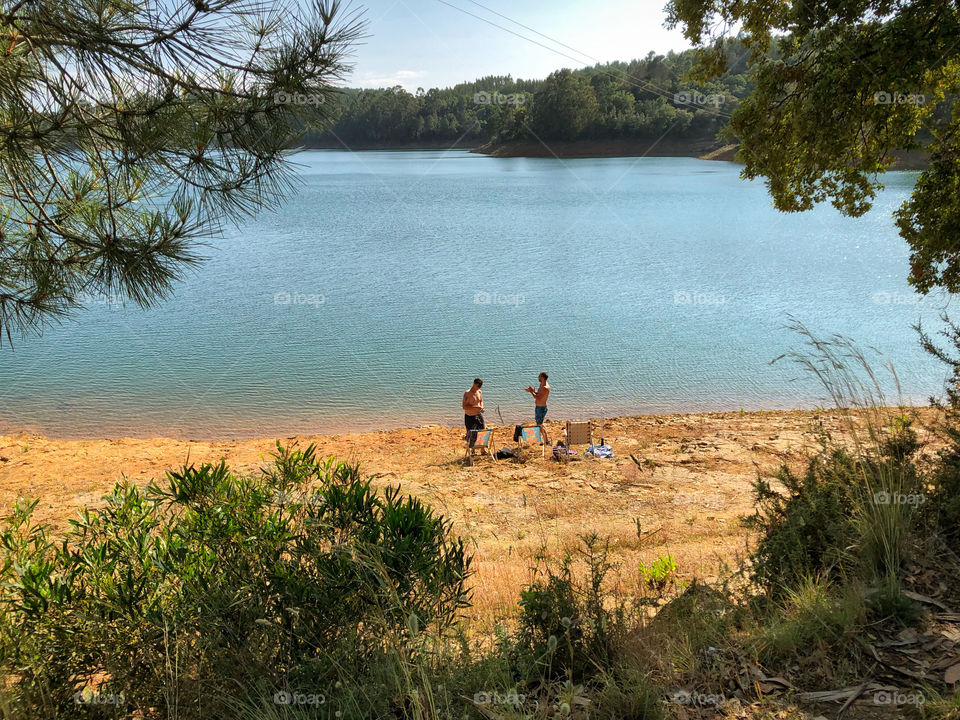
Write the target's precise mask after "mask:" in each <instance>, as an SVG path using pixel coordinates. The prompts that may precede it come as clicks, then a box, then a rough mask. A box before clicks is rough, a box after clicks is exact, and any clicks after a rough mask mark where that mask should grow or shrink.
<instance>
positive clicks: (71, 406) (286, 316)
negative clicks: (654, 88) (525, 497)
mask: <svg viewBox="0 0 960 720" xmlns="http://www.w3.org/2000/svg"><path fill="white" fill-rule="evenodd" d="M296 160H297V162H298V163H299V170H298V172H299V174H300V176H301V178H302V184H301V185H300V187H299V188H298V190H297V191H296V192H294V193H293V194H291V195H290V197H289V198H288V200H287V202H286V203H285V204H284V206H283V207H282V208H279V209H278V210H277V211H276V212H272V213H268V214H263V215H261V216H259V217H258V218H256V219H255V220H253V221H251V222H249V223H246V224H245V225H244V226H243V227H242V228H240V229H231V230H229V231H227V232H226V233H225V235H224V236H223V237H222V238H220V239H218V240H216V241H214V242H212V243H211V244H210V246H209V247H207V248H205V249H204V254H205V256H206V257H207V258H208V260H207V261H206V262H205V263H204V264H203V265H202V266H200V267H199V268H198V269H197V270H196V271H193V272H191V274H190V276H189V277H188V278H187V279H186V280H185V281H184V282H182V283H180V284H179V285H178V286H177V288H176V292H175V296H174V297H173V298H172V299H171V300H169V301H167V302H166V303H164V304H163V305H162V306H159V307H156V308H154V309H151V310H148V311H142V310H140V309H138V308H137V307H136V306H129V305H128V306H123V305H121V304H118V303H115V302H111V300H112V299H111V298H92V299H91V303H90V304H89V308H88V309H87V310H86V311H84V312H79V313H77V314H76V316H75V317H74V318H73V319H71V320H70V321H68V322H65V323H64V324H63V325H61V326H54V327H51V328H49V329H47V330H46V331H45V332H44V334H43V336H42V337H39V338H38V337H28V338H26V339H20V340H18V339H15V340H14V347H13V349H10V348H9V347H4V348H3V349H2V350H0V429H6V430H11V429H29V430H39V431H43V432H46V433H48V434H51V435H54V436H120V435H158V434H164V435H175V436H186V437H191V438H192V437H242V436H250V435H278V436H280V435H289V434H293V433H307V432H336V431H341V430H350V429H369V428H386V427H395V426H408V425H417V424H422V423H444V424H457V423H459V422H461V420H462V413H461V410H460V396H461V394H462V392H463V391H464V390H465V389H466V388H467V387H468V386H469V385H470V381H471V380H472V378H473V377H474V376H476V375H480V376H482V377H483V378H484V388H483V389H484V395H485V398H486V404H487V407H488V418H490V416H491V415H492V418H490V419H494V420H496V419H497V414H496V412H491V411H493V410H494V408H495V407H496V406H499V408H500V411H501V414H502V416H503V418H504V420H505V421H507V422H518V421H520V420H523V419H529V418H532V414H533V408H532V402H531V400H530V398H529V396H528V395H527V394H526V393H524V392H523V388H524V387H526V386H527V385H529V384H531V383H532V384H535V383H536V376H537V373H538V372H539V371H540V370H546V371H548V372H549V373H550V380H551V384H552V386H553V394H552V395H551V398H550V416H549V417H551V418H553V419H561V418H579V417H585V416H597V415H599V414H600V412H601V408H603V409H604V412H605V413H606V414H607V415H608V416H609V415H611V414H624V413H630V414H635V413H646V412H680V411H700V410H729V409H740V408H746V409H758V408H771V409H772V408H796V407H815V406H817V405H822V404H824V400H823V397H822V396H823V391H822V389H821V388H820V387H819V385H818V384H817V383H816V382H815V381H814V380H813V379H812V378H808V377H805V376H804V375H803V374H802V372H801V371H800V370H799V369H798V368H797V367H796V366H794V365H790V364H788V363H777V364H774V365H771V364H770V361H771V360H772V359H773V358H774V357H776V356H778V355H780V354H781V353H782V352H784V351H785V350H787V349H788V348H790V347H792V346H798V345H799V342H800V341H799V339H798V338H797V337H796V336H795V335H793V334H792V333H791V332H790V331H788V330H786V329H785V325H786V323H787V320H788V318H787V315H788V313H791V314H793V315H794V316H795V317H796V318H797V319H799V320H801V321H803V322H804V323H806V324H807V325H808V326H809V327H810V328H811V329H812V330H813V331H815V332H818V333H823V334H828V333H834V332H836V333H842V334H846V335H849V336H851V337H852V338H854V339H855V340H857V341H859V342H861V343H863V344H864V345H870V346H872V347H875V348H877V349H878V350H879V351H882V352H883V353H884V354H885V357H886V359H889V360H890V361H892V362H893V364H894V365H895V367H896V369H897V372H898V374H899V377H900V382H901V385H902V388H903V393H904V395H905V396H906V398H907V399H910V400H913V401H916V402H921V403H922V402H924V401H925V400H926V399H927V398H928V397H929V396H930V395H931V394H932V393H938V392H939V391H940V388H941V387H942V384H943V380H944V378H945V376H946V373H945V370H944V368H943V367H942V366H941V365H939V364H938V363H937V362H936V361H934V360H932V359H931V358H929V357H928V356H926V355H925V354H924V353H923V352H922V350H921V349H920V348H919V346H918V343H917V339H916V334H915V333H914V331H913V330H912V329H911V327H910V326H911V325H912V324H914V323H916V321H917V320H918V319H920V318H923V319H924V321H925V323H927V324H930V325H931V326H932V327H936V326H938V322H937V318H938V315H939V313H940V311H941V309H942V308H943V306H944V301H943V300H942V299H940V300H937V299H934V298H926V299H922V300H921V298H920V297H918V296H915V295H914V294H913V293H912V292H911V291H910V290H909V288H908V286H907V284H906V281H905V278H906V274H907V270H908V266H907V257H908V250H907V247H906V244H905V243H904V242H903V241H902V240H901V239H900V238H899V237H898V235H897V233H896V230H895V228H894V226H893V223H892V220H891V217H890V214H891V212H892V211H893V210H894V209H895V208H896V207H897V206H898V205H899V204H900V203H901V202H902V201H903V199H904V198H905V197H906V196H907V194H908V193H909V191H910V189H911V187H912V185H913V183H914V180H915V174H913V173H893V174H890V175H888V176H887V178H886V183H887V186H888V187H887V190H886V191H884V192H883V194H882V195H881V196H880V197H879V199H878V201H877V203H876V206H875V208H874V210H873V211H872V212H871V213H870V214H868V215H867V216H866V217H863V218H859V219H850V218H843V217H841V216H840V215H839V214H838V213H837V212H836V211H835V210H833V209H832V208H830V207H819V208H817V209H816V210H814V211H812V212H808V213H804V214H797V215H784V214H780V213H778V212H777V211H776V210H774V209H773V208H772V206H771V204H770V199H769V197H768V196H767V194H766V191H765V188H764V187H763V185H762V184H761V183H750V182H745V181H742V180H740V179H739V177H738V173H739V168H738V166H736V165H732V164H728V163H719V162H707V161H700V160H695V159H690V158H605V159H578V160H566V161H561V160H556V159H543V158H537V159H533V158H509V159H505V158H491V157H486V156H479V155H473V154H469V153H466V152H460V151H457V152H439V151H438V152H366V153H357V154H354V153H348V152H339V151H315V152H305V153H301V154H299V155H298V156H297V157H296ZM528 416H529V417H528Z"/></svg>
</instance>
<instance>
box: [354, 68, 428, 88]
mask: <svg viewBox="0 0 960 720" xmlns="http://www.w3.org/2000/svg"><path fill="white" fill-rule="evenodd" d="M426 75H427V72H426V70H397V71H396V72H394V73H390V74H389V75H374V74H372V73H363V74H361V75H359V76H357V77H356V79H354V80H353V81H352V82H350V83H348V84H350V85H353V86H354V87H357V86H359V87H393V86H394V85H401V86H403V88H404V89H405V90H416V89H417V87H418V86H420V85H422V84H423V83H421V82H415V81H417V80H419V79H421V78H423V77H426Z"/></svg>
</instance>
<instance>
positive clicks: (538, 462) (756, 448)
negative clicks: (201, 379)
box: [0, 409, 933, 622]
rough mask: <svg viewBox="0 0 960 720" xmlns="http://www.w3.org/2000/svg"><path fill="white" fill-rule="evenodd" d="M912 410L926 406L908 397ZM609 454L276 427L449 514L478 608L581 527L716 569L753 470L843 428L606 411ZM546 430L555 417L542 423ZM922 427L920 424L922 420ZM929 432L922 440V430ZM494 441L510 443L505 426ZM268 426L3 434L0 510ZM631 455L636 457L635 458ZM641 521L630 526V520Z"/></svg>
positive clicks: (264, 444)
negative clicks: (204, 438) (572, 455)
mask: <svg viewBox="0 0 960 720" xmlns="http://www.w3.org/2000/svg"><path fill="white" fill-rule="evenodd" d="M914 412H915V413H917V414H919V415H920V416H921V419H922V420H929V419H930V418H931V417H932V413H933V411H932V410H930V409H919V410H915V411H914ZM604 427H605V433H604V435H605V439H606V441H607V443H608V444H609V445H611V446H612V447H613V449H614V451H615V453H616V457H615V458H614V459H612V460H599V459H593V458H584V459H582V460H580V461H577V462H571V463H569V464H565V465H563V464H560V463H557V462H555V461H553V460H552V459H550V453H549V451H548V453H547V458H546V459H541V458H540V456H539V453H536V454H535V456H534V459H532V460H530V461H528V462H525V463H522V464H520V463H515V462H499V463H494V462H493V461H492V460H490V459H479V460H478V461H477V462H476V463H475V464H474V465H473V466H465V465H464V464H463V463H462V462H461V459H462V457H463V446H462V441H461V434H462V429H451V428H441V427H426V428H417V429H406V430H392V431H385V432H368V433H356V434H344V435H332V436H316V437H296V438H281V441H282V442H283V443H284V444H287V445H292V444H294V443H297V444H299V445H300V446H306V445H307V444H309V443H315V444H316V445H317V448H318V453H319V454H321V455H335V456H337V457H338V458H340V459H350V460H358V461H360V462H361V463H362V467H363V468H364V469H365V471H366V472H368V473H371V474H372V473H378V474H380V475H381V477H380V478H379V479H378V480H377V481H376V483H377V484H379V485H381V486H382V485H386V484H392V485H396V484H400V485H401V486H402V488H403V490H404V492H406V493H410V494H414V495H418V496H420V497H421V498H423V499H424V500H425V501H427V502H429V503H431V504H432V505H434V506H435V507H437V508H438V509H439V510H440V511H441V512H443V513H444V514H445V515H447V516H449V517H451V518H452V519H453V520H454V531H455V532H456V533H457V534H459V535H461V536H463V537H464V538H465V539H467V540H468V541H469V544H470V546H471V548H472V549H473V551H474V553H475V564H476V565H475V566H476V569H477V575H476V576H475V578H474V580H473V584H474V587H475V606H474V609H473V612H474V615H475V617H476V619H477V620H479V621H482V622H488V621H490V620H491V619H492V618H495V617H497V616H499V615H501V614H505V613H509V612H511V611H512V608H513V607H514V604H515V602H516V600H517V597H518V591H519V588H520V586H521V585H522V584H523V583H524V582H526V581H527V580H528V579H529V568H530V566H531V565H532V563H533V558H534V556H535V555H536V553H537V551H538V550H539V548H540V547H541V546H546V547H547V549H548V551H549V552H550V554H552V555H555V556H560V555H562V554H563V553H564V552H566V551H568V550H571V549H572V548H574V547H575V545H576V544H577V538H578V536H579V535H580V534H583V533H587V532H597V533H600V534H601V535H606V536H609V537H610V539H611V543H612V545H613V548H614V554H615V558H616V559H617V560H618V561H619V562H620V563H621V567H622V575H623V580H624V582H627V583H632V582H634V578H635V575H636V567H637V563H638V562H640V561H645V562H650V561H652V560H654V559H656V558H657V556H658V555H661V554H664V555H665V554H670V555H672V556H673V557H674V558H675V559H676V561H677V564H678V566H679V572H680V575H681V577H683V578H686V579H690V578H692V577H694V576H700V577H707V578H710V577H713V576H716V575H717V574H718V572H719V568H720V567H721V566H722V564H724V563H730V562H732V561H733V560H735V558H736V556H737V554H738V553H742V552H743V550H744V548H745V543H746V542H747V541H748V536H747V534H746V532H745V530H744V529H743V528H742V526H741V524H740V522H739V518H740V517H742V516H743V515H746V514H749V513H750V512H751V511H752V510H753V506H754V503H753V498H752V493H751V483H752V482H753V481H754V480H755V479H756V477H757V474H758V472H761V473H766V472H768V471H770V470H773V469H774V468H776V467H777V466H779V465H780V464H782V463H788V464H791V465H792V464H799V463H801V462H802V461H803V459H804V457H805V456H806V454H807V453H809V452H811V451H816V450H817V448H818V442H817V437H818V435H817V434H818V432H819V431H820V430H821V429H827V430H829V431H831V432H834V433H838V434H840V433H842V432H843V427H844V424H843V419H842V415H841V413H839V412H815V411H769V412H746V413H739V412H731V413H705V414H695V415H648V416H639V417H621V418H613V419H607V420H606V423H605V425H604ZM547 430H548V432H549V434H550V437H551V438H552V439H556V438H559V437H561V435H562V432H561V425H560V423H556V422H554V423H551V422H548V423H547ZM921 435H923V433H921ZM928 439H930V438H929V437H928ZM495 442H496V445H497V446H498V447H500V446H502V445H512V431H511V429H508V428H503V429H501V430H499V431H498V437H496V439H495ZM274 444H275V439H274V438H265V439H259V440H245V441H228V442H190V441H186V440H173V439H169V438H154V439H129V438H127V439H119V440H50V439H46V438H44V437H42V436H35V435H27V434H13V435H2V436H0V514H3V515H5V514H7V512H8V511H9V508H10V506H11V504H12V503H13V502H14V501H15V499H16V498H17V497H20V496H27V497H39V498H41V502H40V504H39V506H38V509H37V516H38V518H39V519H41V520H45V521H50V522H52V523H54V524H55V525H57V526H58V527H65V526H66V523H67V520H68V519H69V518H71V517H73V516H74V515H75V514H76V512H77V510H78V509H79V508H80V507H81V506H82V505H85V504H95V503H97V502H98V501H99V497H100V495H101V494H102V493H103V492H105V491H106V490H107V489H108V488H110V487H112V486H113V484H114V483H115V482H117V481H118V480H121V479H122V478H123V477H124V476H125V477H127V478H129V479H130V480H131V481H133V482H136V483H138V484H145V483H146V482H148V481H149V480H150V479H151V478H162V477H163V475H164V472H165V470H167V469H169V468H177V467H180V466H182V465H183V464H184V462H185V461H186V460H187V459H188V458H189V460H190V462H192V463H197V464H199V463H202V462H206V461H219V460H220V458H225V459H226V460H227V462H228V463H229V464H230V465H231V466H232V467H233V468H234V469H235V470H237V471H239V472H242V473H251V472H255V471H256V470H257V468H259V467H260V466H261V465H263V464H264V461H265V459H266V458H267V457H268V454H269V453H270V452H271V451H272V450H273V449H274ZM631 455H632V456H633V457H634V458H636V460H637V461H638V462H639V464H638V462H635V461H634V460H633V459H632V458H631ZM638 530H639V532H638Z"/></svg>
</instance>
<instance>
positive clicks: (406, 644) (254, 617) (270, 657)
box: [0, 443, 470, 718]
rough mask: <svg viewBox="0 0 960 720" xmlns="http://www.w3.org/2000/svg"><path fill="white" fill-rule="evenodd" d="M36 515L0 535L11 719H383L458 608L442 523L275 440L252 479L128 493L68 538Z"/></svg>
mask: <svg viewBox="0 0 960 720" xmlns="http://www.w3.org/2000/svg"><path fill="white" fill-rule="evenodd" d="M36 504H37V503H36V501H33V502H26V501H21V502H18V503H17V505H16V506H15V508H14V510H13V514H12V515H11V517H9V518H7V519H6V520H5V522H4V525H3V526H2V529H0V551H2V556H0V557H2V559H0V614H2V616H3V617H4V620H5V622H4V624H3V627H2V629H0V675H2V676H3V677H4V678H6V679H7V681H8V682H9V683H10V684H11V688H10V690H9V693H8V695H9V699H10V700H11V701H12V703H13V705H14V706H15V707H17V708H19V709H20V710H19V712H21V714H20V715H19V716H17V715H15V716H14V717H31V718H54V717H56V718H73V717H81V716H82V717H90V716H91V715H93V716H97V715H99V716H104V717H107V716H109V717H126V716H129V715H130V714H131V713H140V714H142V715H143V716H146V717H149V716H152V715H158V716H164V717H177V718H193V717H217V716H226V715H229V714H230V712H231V709H232V707H231V704H232V703H233V702H234V700H235V699H236V698H238V697H247V698H248V699H251V698H252V700H251V701H252V702H253V703H254V704H256V703H257V702H258V701H257V698H262V704H263V706H264V707H267V708H270V709H271V712H273V711H276V710H278V708H277V707H275V706H277V705H278V704H279V705H281V706H282V705H284V704H285V703H284V699H287V700H289V699H290V698H294V699H295V700H299V699H300V698H306V699H307V702H308V704H309V702H311V701H310V698H313V700H312V702H313V704H314V705H317V704H319V699H320V698H321V697H322V698H323V701H324V702H323V705H324V706H325V707H324V708H323V710H324V712H326V711H327V710H329V711H330V712H334V711H335V710H336V709H337V708H339V707H340V706H341V705H342V706H344V707H347V706H349V707H350V708H352V712H351V714H353V715H354V716H367V717H375V716H386V714H388V713H389V712H390V711H391V708H392V707H394V706H397V705H399V706H404V705H406V704H409V702H410V697H409V696H411V695H412V694H413V693H411V692H409V691H410V690H411V689H412V688H413V689H415V688H416V686H417V685H418V684H421V678H419V677H416V670H411V668H417V667H420V665H418V662H419V660H420V659H422V658H428V657H430V655H431V653H432V652H433V649H434V647H433V646H434V639H435V638H442V637H444V635H445V634H446V633H447V632H448V631H449V630H450V628H451V627H452V625H453V624H454V622H455V620H456V618H457V616H458V613H459V612H460V611H461V610H462V609H463V608H465V607H466V606H467V605H468V600H469V597H468V591H467V587H466V580H467V577H468V575H469V568H470V558H469V557H468V556H467V555H466V553H465V551H464V546H463V543H462V542H461V540H460V539H459V538H456V539H454V538H452V537H451V535H450V529H451V528H450V523H449V521H447V520H445V519H444V518H442V517H441V516H438V515H436V514H435V513H434V512H433V510H432V509H430V508H429V507H427V506H425V505H423V504H422V503H421V502H420V501H419V500H417V499H415V498H412V497H404V496H402V495H401V493H400V490H399V488H395V487H388V488H386V489H385V490H383V491H382V492H378V491H376V490H374V489H373V487H372V486H371V481H370V478H364V477H362V476H361V474H360V471H359V468H358V467H357V466H356V465H351V464H347V463H342V462H336V461H334V460H333V459H328V460H320V459H318V458H316V457H315V454H314V449H313V447H312V446H311V447H309V448H307V449H305V450H290V449H286V448H283V447H281V446H280V445H279V443H278V445H277V452H276V453H275V454H274V455H273V457H272V462H271V463H270V464H269V465H268V466H267V467H266V468H265V469H263V471H262V472H260V474H259V475H257V476H256V477H242V476H239V475H237V474H235V473H233V472H232V471H231V470H230V469H229V468H228V467H227V465H226V464H225V463H224V462H220V463H219V464H204V465H201V466H199V467H195V466H193V465H190V466H187V467H184V468H183V469H182V470H181V471H179V472H172V473H168V474H167V476H166V480H165V481H164V482H162V483H150V484H149V485H148V486H147V487H146V488H144V489H140V488H138V487H137V486H135V485H133V484H130V483H127V482H124V483H122V484H119V485H118V486H117V487H116V488H115V489H114V490H113V492H112V493H111V494H110V495H109V496H107V497H106V502H105V505H104V506H102V507H97V508H94V509H84V511H83V512H82V515H81V516H80V517H79V518H78V519H76V520H73V521H72V522H71V526H70V529H69V530H68V531H67V532H66V534H65V536H64V537H62V538H56V539H55V538H54V537H53V536H52V534H51V530H50V528H49V527H47V526H45V525H43V524H37V523H35V522H33V517H32V516H33V512H34V509H35V508H36ZM405 673H406V674H405ZM287 704H290V705H294V704H297V703H296V702H290V703H287ZM233 709H235V708H233ZM279 709H280V710H282V711H284V712H286V711H287V710H292V709H296V708H286V707H280V708H279ZM292 716H293V715H291V717H292Z"/></svg>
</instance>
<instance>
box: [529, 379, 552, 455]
mask: <svg viewBox="0 0 960 720" xmlns="http://www.w3.org/2000/svg"><path fill="white" fill-rule="evenodd" d="M547 377H548V376H547V374H546V373H545V372H542V373H540V374H539V375H538V376H537V379H538V380H539V381H540V387H538V388H537V389H536V390H534V389H533V385H528V386H527V387H526V388H525V390H526V391H527V392H528V393H530V394H531V395H533V400H534V409H533V410H534V415H533V416H534V419H535V420H536V423H537V425H540V426H541V430H542V432H543V440H544V442H548V443H549V442H550V441H549V440H547V431H546V430H543V428H542V426H543V421H544V419H545V418H546V417H547V397H548V396H549V395H550V383H548V382H547Z"/></svg>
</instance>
